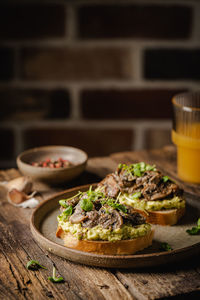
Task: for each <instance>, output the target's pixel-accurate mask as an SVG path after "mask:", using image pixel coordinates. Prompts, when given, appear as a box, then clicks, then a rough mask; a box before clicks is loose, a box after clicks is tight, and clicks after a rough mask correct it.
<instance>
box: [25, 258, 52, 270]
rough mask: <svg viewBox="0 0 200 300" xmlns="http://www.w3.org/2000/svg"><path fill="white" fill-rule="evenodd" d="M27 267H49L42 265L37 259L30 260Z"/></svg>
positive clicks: (34, 268)
mask: <svg viewBox="0 0 200 300" xmlns="http://www.w3.org/2000/svg"><path fill="white" fill-rule="evenodd" d="M26 268H27V269H28V270H38V269H40V268H43V269H47V268H46V267H44V266H42V265H40V263H39V262H38V261H37V260H29V261H28V262H27V264H26Z"/></svg>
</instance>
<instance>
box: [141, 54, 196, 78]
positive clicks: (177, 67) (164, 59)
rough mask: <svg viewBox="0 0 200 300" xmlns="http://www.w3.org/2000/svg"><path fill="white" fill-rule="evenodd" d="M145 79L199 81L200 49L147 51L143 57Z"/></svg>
mask: <svg viewBox="0 0 200 300" xmlns="http://www.w3.org/2000/svg"><path fill="white" fill-rule="evenodd" d="M144 76H145V78H146V79H158V80H166V79H167V80H170V79H171V80H174V79H189V80H191V79H196V80H199V79H200V49H199V48H198V49H181V48H179V49H169V48H168V49H147V50H146V51H145V55H144Z"/></svg>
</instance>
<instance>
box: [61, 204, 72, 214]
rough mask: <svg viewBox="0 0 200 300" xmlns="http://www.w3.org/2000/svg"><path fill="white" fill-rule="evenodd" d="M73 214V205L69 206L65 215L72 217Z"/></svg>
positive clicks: (64, 212)
mask: <svg viewBox="0 0 200 300" xmlns="http://www.w3.org/2000/svg"><path fill="white" fill-rule="evenodd" d="M72 212H73V208H72V206H71V205H68V207H67V208H66V209H65V210H64V211H63V214H64V215H66V216H71V215H72Z"/></svg>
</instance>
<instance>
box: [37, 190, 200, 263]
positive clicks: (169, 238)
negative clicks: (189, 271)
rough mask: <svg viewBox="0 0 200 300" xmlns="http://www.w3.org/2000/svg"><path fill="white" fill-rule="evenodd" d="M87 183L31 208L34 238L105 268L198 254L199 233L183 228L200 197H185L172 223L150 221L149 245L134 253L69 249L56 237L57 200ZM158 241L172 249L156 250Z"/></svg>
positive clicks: (196, 212) (199, 207)
mask: <svg viewBox="0 0 200 300" xmlns="http://www.w3.org/2000/svg"><path fill="white" fill-rule="evenodd" d="M88 188H89V185H86V186H81V187H76V188H73V189H70V190H67V191H64V192H61V193H59V194H57V195H56V196H54V197H52V198H50V199H48V200H46V201H45V202H43V203H41V204H40V206H38V208H37V209H36V210H35V211H34V212H33V215H32V218H31V231H32V234H33V236H34V238H35V240H36V241H37V242H38V243H39V244H40V245H41V246H42V247H43V248H44V249H46V250H48V251H50V252H51V253H54V254H56V255H58V256H61V257H64V258H66V259H68V260H71V261H73V262H77V263H81V264H85V265H90V266H99V267H107V268H141V267H150V266H158V265H161V264H166V263H173V262H178V261H181V260H185V261H186V260H187V259H189V258H190V257H191V256H192V255H196V254H200V235H196V236H195V235H194V236H191V235H188V234H187V233H186V229H187V228H191V227H192V226H195V222H196V221H197V219H198V217H199V216H200V199H199V203H198V201H197V200H194V199H193V200H191V199H189V197H187V201H188V202H189V203H188V204H187V209H186V215H185V216H184V217H183V218H182V219H181V220H180V222H179V223H178V224H177V225H175V226H171V227H170V226H159V225H154V226H153V227H154V229H155V235H154V240H153V244H152V246H150V247H149V248H147V249H145V250H143V251H141V252H138V253H137V254H134V255H98V254H91V253H87V252H83V251H78V250H74V249H70V248H67V247H64V246H63V241H62V240H61V239H59V238H57V237H56V229H57V219H56V217H57V216H58V214H59V213H60V211H59V203H58V200H60V199H63V198H69V197H72V196H73V195H75V194H76V193H77V192H78V191H85V190H87V189H88ZM161 242H167V243H169V244H170V245H171V246H172V248H173V250H172V251H169V252H160V250H159V247H160V243H161Z"/></svg>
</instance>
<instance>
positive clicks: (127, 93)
mask: <svg viewBox="0 0 200 300" xmlns="http://www.w3.org/2000/svg"><path fill="white" fill-rule="evenodd" d="M199 16H200V3H199V1H189V0H188V1H186V0H185V1H184V0H183V1H181V0H175V1H164V0H160V1H153V0H152V1H141V2H139V1H134V0H132V1H131V0H130V1H120V0H119V1H100V0H99V1H88V0H85V1H40V3H39V2H36V1H35V2H31V1H28V3H27V1H26V2H25V1H24V2H19V1H16V2H9V1H6V2H1V3H0V103H1V108H0V119H1V121H0V139H1V147H0V167H10V166H13V165H14V164H15V157H16V155H17V154H18V153H20V152H21V151H23V150H24V149H27V148H30V147H35V146H41V145H48V144H62V145H72V146H76V147H80V148H82V149H83V150H85V151H87V152H88V154H89V156H99V155H100V156H102V155H108V154H109V153H111V152H117V151H125V150H131V149H136V150H137V149H142V148H146V149H150V148H158V147H161V146H163V145H165V144H169V143H170V142H171V137H170V130H171V118H172V107H171V98H172V97H173V95H175V94H177V93H179V92H183V91H189V90H197V89H198V87H199V80H200V43H199V42H200V40H199V38H200V17H199Z"/></svg>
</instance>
